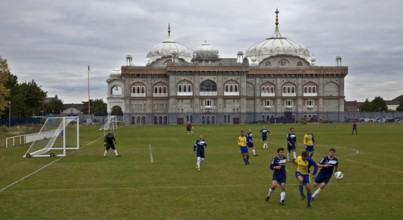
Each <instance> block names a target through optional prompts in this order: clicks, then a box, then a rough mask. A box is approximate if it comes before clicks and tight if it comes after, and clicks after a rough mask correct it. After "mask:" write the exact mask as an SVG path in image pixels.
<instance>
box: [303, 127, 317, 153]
mask: <svg viewBox="0 0 403 220" xmlns="http://www.w3.org/2000/svg"><path fill="white" fill-rule="evenodd" d="M304 145H305V151H306V152H308V156H309V157H310V158H312V156H313V153H314V152H315V149H314V145H315V139H314V137H313V134H312V131H311V130H310V129H308V130H306V134H305V135H304Z"/></svg>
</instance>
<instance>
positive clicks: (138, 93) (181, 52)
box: [106, 10, 348, 124]
mask: <svg viewBox="0 0 403 220" xmlns="http://www.w3.org/2000/svg"><path fill="white" fill-rule="evenodd" d="M278 13H279V12H278V10H276V22H275V27H274V33H273V35H271V36H269V37H267V38H265V39H264V40H263V41H261V42H258V43H255V44H253V45H252V46H250V47H249V49H247V50H246V52H245V53H243V52H238V53H237V54H236V57H233V58H220V57H219V51H218V50H217V49H215V48H214V47H213V46H211V45H210V44H209V43H208V42H207V41H204V42H203V43H202V44H201V46H199V47H197V48H196V49H195V50H194V51H193V53H192V52H191V51H190V50H189V49H187V48H186V47H185V46H183V45H181V44H179V43H177V42H175V41H174V40H173V39H172V38H171V30H170V26H168V37H167V39H166V40H165V41H163V42H162V43H159V44H156V45H155V46H153V47H152V48H151V49H150V51H149V52H148V54H147V59H148V63H147V64H146V66H134V65H132V59H133V58H132V57H131V56H127V57H126V65H125V66H122V67H121V70H120V72H119V73H114V74H111V75H110V76H109V77H108V79H107V80H106V82H107V85H108V91H107V104H108V112H109V113H110V112H111V109H112V107H114V106H119V107H121V109H122V111H123V113H124V118H123V120H124V122H125V123H129V124H182V123H184V122H186V121H191V122H192V123H200V124H216V123H228V124H232V123H251V122H274V121H275V122H295V121H297V120H299V119H300V118H319V119H321V118H326V120H330V121H343V120H344V116H343V112H344V109H345V107H344V98H345V97H344V78H345V77H346V75H347V74H348V67H346V66H342V58H341V57H340V56H337V57H336V64H335V66H317V65H316V59H315V58H314V57H313V56H311V54H310V52H309V50H308V49H307V48H305V47H304V46H302V45H301V44H299V43H296V42H294V41H292V40H290V39H288V38H287V37H284V36H283V35H282V34H281V33H280V29H279V22H278ZM323 40H324V41H325V40H326V39H323ZM273 120H274V121H273Z"/></svg>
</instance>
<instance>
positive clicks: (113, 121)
mask: <svg viewBox="0 0 403 220" xmlns="http://www.w3.org/2000/svg"><path fill="white" fill-rule="evenodd" d="M117 128H118V120H117V117H116V115H109V116H108V117H106V120H105V123H104V124H103V125H102V127H101V128H100V129H99V130H104V131H107V130H115V129H117Z"/></svg>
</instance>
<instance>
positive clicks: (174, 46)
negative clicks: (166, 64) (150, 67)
mask: <svg viewBox="0 0 403 220" xmlns="http://www.w3.org/2000/svg"><path fill="white" fill-rule="evenodd" d="M173 54H176V56H177V58H180V59H183V60H185V61H186V62H190V60H191V59H192V54H191V52H190V51H189V49H187V48H186V47H185V46H183V45H182V44H179V43H177V42H175V41H174V40H172V39H171V28H170V26H169V25H168V39H167V40H165V41H163V42H162V43H159V44H157V45H155V46H153V47H152V48H151V49H150V51H149V52H148V53H147V58H148V60H149V63H153V62H154V61H156V60H158V59H160V58H164V57H172V55H173Z"/></svg>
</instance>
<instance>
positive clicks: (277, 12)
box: [275, 8, 280, 28]
mask: <svg viewBox="0 0 403 220" xmlns="http://www.w3.org/2000/svg"><path fill="white" fill-rule="evenodd" d="M275 13H276V28H278V14H279V13H280V12H279V11H278V8H276V12H275Z"/></svg>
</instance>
